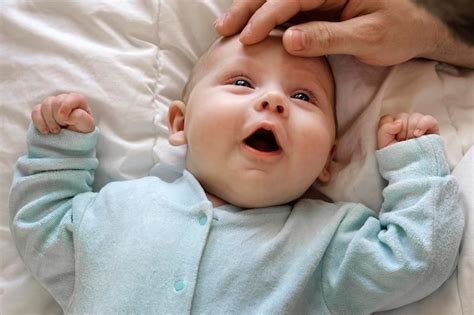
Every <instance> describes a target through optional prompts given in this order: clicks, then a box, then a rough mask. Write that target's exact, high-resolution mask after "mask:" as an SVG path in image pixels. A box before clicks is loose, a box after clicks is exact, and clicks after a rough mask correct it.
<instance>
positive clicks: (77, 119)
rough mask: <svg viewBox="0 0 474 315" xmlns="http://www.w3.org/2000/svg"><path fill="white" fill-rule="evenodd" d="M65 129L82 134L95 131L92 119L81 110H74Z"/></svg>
mask: <svg viewBox="0 0 474 315" xmlns="http://www.w3.org/2000/svg"><path fill="white" fill-rule="evenodd" d="M67 129H69V130H72V131H76V132H82V133H88V132H92V131H94V129H95V121H94V117H92V115H91V114H89V113H88V112H86V111H85V110H83V109H82V108H76V109H75V110H73V111H72V113H71V115H70V116H69V125H68V127H67Z"/></svg>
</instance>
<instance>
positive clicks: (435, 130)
mask: <svg viewBox="0 0 474 315" xmlns="http://www.w3.org/2000/svg"><path fill="white" fill-rule="evenodd" d="M430 134H439V127H438V121H437V120H436V118H434V117H433V116H431V115H425V116H423V117H422V118H421V119H420V120H419V121H418V124H417V126H416V129H415V131H414V135H415V137H420V136H422V135H430Z"/></svg>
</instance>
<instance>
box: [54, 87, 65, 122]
mask: <svg viewBox="0 0 474 315" xmlns="http://www.w3.org/2000/svg"><path fill="white" fill-rule="evenodd" d="M66 96H67V94H60V95H58V96H56V98H55V100H54V101H53V102H52V103H51V111H52V113H53V117H54V120H55V121H56V122H57V123H58V125H60V126H61V127H66V126H67V121H66V118H67V117H64V116H63V115H59V111H60V110H61V106H62V104H63V102H64V99H65V98H66Z"/></svg>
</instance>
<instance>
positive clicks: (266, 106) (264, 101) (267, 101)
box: [257, 92, 288, 117]
mask: <svg viewBox="0 0 474 315" xmlns="http://www.w3.org/2000/svg"><path fill="white" fill-rule="evenodd" d="M257 110H258V111H262V110H270V111H272V112H275V113H278V114H280V115H282V116H283V117H287V116H288V104H287V103H286V99H285V96H284V95H282V94H281V93H279V92H268V93H266V94H265V95H263V96H262V98H261V99H260V100H259V101H258V103H257Z"/></svg>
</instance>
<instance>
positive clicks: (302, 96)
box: [292, 92, 311, 102]
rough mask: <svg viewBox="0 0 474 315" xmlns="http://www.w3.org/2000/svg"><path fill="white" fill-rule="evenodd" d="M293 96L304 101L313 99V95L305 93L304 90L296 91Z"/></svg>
mask: <svg viewBox="0 0 474 315" xmlns="http://www.w3.org/2000/svg"><path fill="white" fill-rule="evenodd" d="M292 97H293V98H296V99H299V100H302V101H305V102H309V101H310V100H311V97H310V96H309V95H308V94H306V93H304V92H298V93H295V94H294V95H293V96H292Z"/></svg>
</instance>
